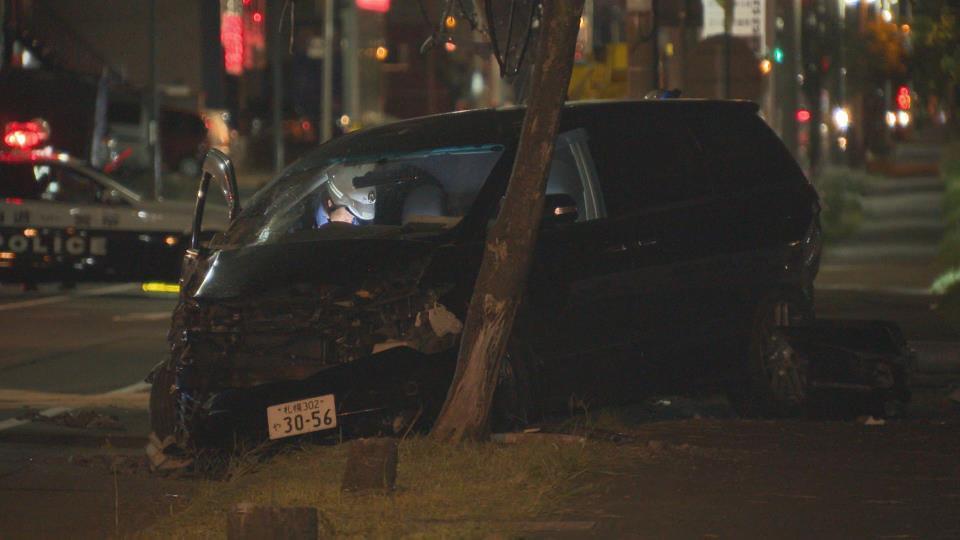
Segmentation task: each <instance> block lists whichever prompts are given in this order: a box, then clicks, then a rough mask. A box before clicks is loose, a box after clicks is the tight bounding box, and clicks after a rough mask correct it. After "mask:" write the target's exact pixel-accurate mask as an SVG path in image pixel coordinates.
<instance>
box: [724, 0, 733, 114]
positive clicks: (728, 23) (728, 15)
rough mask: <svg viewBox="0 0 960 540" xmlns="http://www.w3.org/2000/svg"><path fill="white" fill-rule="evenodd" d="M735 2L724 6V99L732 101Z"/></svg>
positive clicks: (729, 2) (727, 0) (729, 1)
mask: <svg viewBox="0 0 960 540" xmlns="http://www.w3.org/2000/svg"><path fill="white" fill-rule="evenodd" d="M733 15H734V0H726V1H725V2H724V4H723V98H724V99H730V39H731V35H730V34H731V33H732V32H733Z"/></svg>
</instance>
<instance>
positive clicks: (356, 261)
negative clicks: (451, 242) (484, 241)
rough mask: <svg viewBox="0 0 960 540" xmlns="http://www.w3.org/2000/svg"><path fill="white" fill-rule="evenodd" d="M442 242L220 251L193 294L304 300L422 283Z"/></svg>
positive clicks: (321, 243) (338, 242)
mask: <svg viewBox="0 0 960 540" xmlns="http://www.w3.org/2000/svg"><path fill="white" fill-rule="evenodd" d="M436 248H437V244H436V243H434V242H430V241H422V240H408V239H398V238H362V239H323V240H316V241H311V242H292V243H279V244H264V245H258V246H248V247H243V248H239V249H230V250H223V251H217V252H214V253H213V254H212V255H211V256H210V258H209V259H208V261H207V264H206V265H205V266H206V269H205V272H204V273H203V274H202V277H201V278H200V279H198V280H197V281H196V286H195V290H193V291H190V290H189V289H188V293H189V294H190V295H191V296H193V297H194V298H197V299H225V298H248V299H252V298H257V297H264V296H269V297H271V298H277V296H278V295H279V296H288V295H290V296H293V297H304V296H312V295H315V294H317V293H319V292H321V291H322V290H324V289H325V288H330V287H335V288H337V289H349V290H352V291H357V290H366V291H374V290H377V289H380V290H382V289H384V288H389V287H390V286H393V285H395V284H396V285H399V284H400V283H404V284H409V283H411V282H416V281H418V280H419V277H420V276H421V274H422V273H423V270H424V269H425V268H426V267H427V265H428V264H429V262H430V259H431V255H432V254H433V252H434V251H435V249H436Z"/></svg>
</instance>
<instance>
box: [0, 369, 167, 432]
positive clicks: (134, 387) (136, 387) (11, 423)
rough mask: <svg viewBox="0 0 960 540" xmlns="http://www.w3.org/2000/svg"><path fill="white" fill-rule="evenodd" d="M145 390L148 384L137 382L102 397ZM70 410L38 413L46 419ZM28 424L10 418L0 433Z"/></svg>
mask: <svg viewBox="0 0 960 540" xmlns="http://www.w3.org/2000/svg"><path fill="white" fill-rule="evenodd" d="M147 388H150V384H149V383H145V382H143V381H137V382H135V383H133V384H131V385H127V386H124V387H123V388H117V389H116V390H110V391H109V392H104V394H103V395H107V396H110V395H114V396H115V395H117V394H133V393H136V392H140V391H142V390H146V389H147ZM72 410H73V408H72V407H51V408H49V409H45V410H42V411H40V415H41V416H46V417H47V418H52V417H54V416H57V415H58V414H63V413H65V412H69V411H72ZM30 422H31V420H21V419H19V418H10V419H9V420H4V421H2V422H0V431H4V430H7V429H11V428H15V427H18V426H22V425H24V424H29V423H30Z"/></svg>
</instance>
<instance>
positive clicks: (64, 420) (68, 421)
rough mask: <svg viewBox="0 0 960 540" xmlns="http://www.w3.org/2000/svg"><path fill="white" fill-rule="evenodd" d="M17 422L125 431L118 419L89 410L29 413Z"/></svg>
mask: <svg viewBox="0 0 960 540" xmlns="http://www.w3.org/2000/svg"><path fill="white" fill-rule="evenodd" d="M18 420H29V421H31V422H45V423H50V424H57V425H60V426H64V427H68V428H77V429H103V430H110V431H126V428H125V427H124V426H123V424H121V423H120V419H119V418H117V417H116V416H114V415H112V414H102V413H98V412H97V411H91V410H81V411H67V412H63V413H60V414H57V415H54V416H45V415H43V414H40V413H39V412H31V413H28V414H25V415H23V416H20V417H19V418H18Z"/></svg>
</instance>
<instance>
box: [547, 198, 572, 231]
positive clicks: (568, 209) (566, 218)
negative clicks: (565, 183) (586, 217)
mask: <svg viewBox="0 0 960 540" xmlns="http://www.w3.org/2000/svg"><path fill="white" fill-rule="evenodd" d="M579 216H580V213H579V212H578V211H577V201H575V200H573V197H571V196H570V195H568V194H566V193H549V194H547V196H546V197H545V198H544V201H543V223H544V224H545V225H546V224H548V223H573V222H574V221H576V220H577V218H578V217H579Z"/></svg>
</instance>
